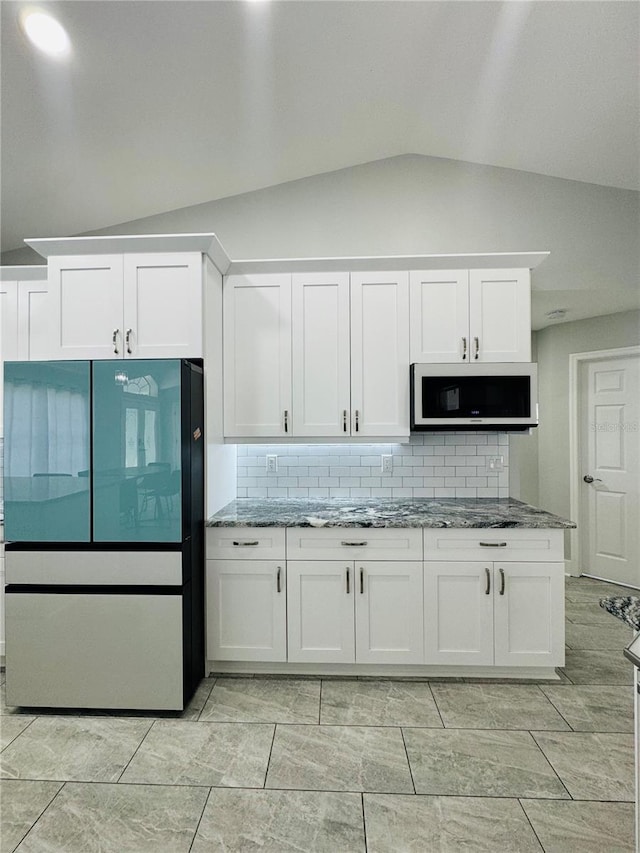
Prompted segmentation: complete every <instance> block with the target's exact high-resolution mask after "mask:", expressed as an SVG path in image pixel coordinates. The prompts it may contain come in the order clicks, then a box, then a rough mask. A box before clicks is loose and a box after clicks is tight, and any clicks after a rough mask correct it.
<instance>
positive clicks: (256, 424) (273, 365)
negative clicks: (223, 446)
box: [224, 274, 293, 436]
mask: <svg viewBox="0 0 640 853" xmlns="http://www.w3.org/2000/svg"><path fill="white" fill-rule="evenodd" d="M224 330H225V334H224V421H225V435H226V436H287V435H291V434H292V429H293V420H292V417H291V414H292V413H291V275H289V274H282V275H280V274H265V275H232V276H229V277H228V278H227V279H226V280H225V285H224Z"/></svg>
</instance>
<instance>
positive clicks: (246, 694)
mask: <svg viewBox="0 0 640 853" xmlns="http://www.w3.org/2000/svg"><path fill="white" fill-rule="evenodd" d="M319 718H320V681H319V680H318V681H311V680H309V679H303V678H301V679H296V678H282V679H276V678H219V679H218V681H217V682H216V684H215V686H214V688H213V690H212V691H211V695H210V696H209V700H208V701H207V703H206V705H205V707H204V709H203V711H202V714H201V715H200V719H201V720H215V721H219V722H243V723H318V721H319Z"/></svg>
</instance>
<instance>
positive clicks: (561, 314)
mask: <svg viewBox="0 0 640 853" xmlns="http://www.w3.org/2000/svg"><path fill="white" fill-rule="evenodd" d="M566 315H567V309H566V308H554V309H553V311H547V314H546V316H547V317H548V318H549V319H550V320H564V318H565V317H566Z"/></svg>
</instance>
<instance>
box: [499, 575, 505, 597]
mask: <svg viewBox="0 0 640 853" xmlns="http://www.w3.org/2000/svg"><path fill="white" fill-rule="evenodd" d="M499 572H500V595H504V569H499Z"/></svg>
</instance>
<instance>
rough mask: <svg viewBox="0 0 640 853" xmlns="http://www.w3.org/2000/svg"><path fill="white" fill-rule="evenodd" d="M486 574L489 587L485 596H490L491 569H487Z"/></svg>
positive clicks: (486, 588)
mask: <svg viewBox="0 0 640 853" xmlns="http://www.w3.org/2000/svg"><path fill="white" fill-rule="evenodd" d="M485 573H486V576H487V586H486V587H485V591H484V594H485V595H489V593H490V592H491V569H485Z"/></svg>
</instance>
